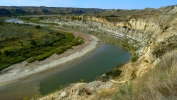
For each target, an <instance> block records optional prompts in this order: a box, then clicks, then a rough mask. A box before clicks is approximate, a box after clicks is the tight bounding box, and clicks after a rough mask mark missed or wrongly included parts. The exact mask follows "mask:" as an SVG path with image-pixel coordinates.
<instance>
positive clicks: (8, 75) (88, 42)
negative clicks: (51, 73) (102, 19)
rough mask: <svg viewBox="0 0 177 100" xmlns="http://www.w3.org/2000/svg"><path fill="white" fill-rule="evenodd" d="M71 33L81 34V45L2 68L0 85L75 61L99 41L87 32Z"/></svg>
mask: <svg viewBox="0 0 177 100" xmlns="http://www.w3.org/2000/svg"><path fill="white" fill-rule="evenodd" d="M72 33H73V34H74V35H75V36H81V37H82V38H83V39H84V43H83V44H82V45H79V46H75V47H73V49H70V50H67V51H66V52H64V53H63V54H61V55H57V54H53V55H52V56H50V57H49V58H47V59H45V60H43V61H40V62H39V61H36V62H33V63H27V62H26V61H24V62H21V63H19V64H14V65H12V66H10V67H8V68H6V69H4V70H2V71H1V72H0V80H1V81H0V87H3V86H6V85H9V84H12V83H15V82H19V81H20V80H21V79H25V78H28V77H29V76H32V75H36V74H40V73H42V72H45V71H47V70H49V69H53V68H55V67H58V66H62V65H63V64H66V63H68V62H71V61H75V60H76V59H78V58H81V57H83V56H84V55H86V54H88V53H90V52H91V51H93V50H95V49H96V47H97V45H98V43H99V41H100V40H99V39H98V38H96V37H94V36H91V35H89V34H83V33H79V32H72Z"/></svg>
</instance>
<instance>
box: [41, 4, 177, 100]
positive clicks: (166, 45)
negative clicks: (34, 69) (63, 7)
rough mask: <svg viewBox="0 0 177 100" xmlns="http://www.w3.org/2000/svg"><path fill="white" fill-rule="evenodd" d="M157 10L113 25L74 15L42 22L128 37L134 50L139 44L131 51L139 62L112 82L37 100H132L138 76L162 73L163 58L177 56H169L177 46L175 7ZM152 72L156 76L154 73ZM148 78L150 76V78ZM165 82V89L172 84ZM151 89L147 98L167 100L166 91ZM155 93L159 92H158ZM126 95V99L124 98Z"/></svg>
mask: <svg viewBox="0 0 177 100" xmlns="http://www.w3.org/2000/svg"><path fill="white" fill-rule="evenodd" d="M157 11H158V12H160V13H158V14H154V15H151V14H143V15H142V14H141V15H131V16H126V17H125V16H124V17H125V20H123V21H114V22H112V21H109V20H108V19H105V18H101V17H93V16H73V17H65V18H63V17H62V18H59V19H57V18H56V19H52V20H51V19H48V20H45V21H43V22H55V23H58V24H59V27H62V28H63V27H64V28H76V29H79V30H87V31H95V32H99V33H106V34H110V35H113V36H118V37H121V38H125V39H126V38H128V39H129V42H128V43H129V45H134V47H136V46H137V44H141V47H139V49H138V50H136V51H133V52H136V54H137V55H138V57H139V58H138V60H137V61H135V62H129V63H127V64H125V65H123V66H121V67H120V68H119V69H120V70H122V73H121V75H120V76H119V77H117V78H114V80H109V81H107V82H106V83H104V82H99V81H95V82H91V83H75V84H71V85H70V86H69V87H67V88H64V89H62V90H60V91H59V92H56V93H54V94H52V95H48V96H46V97H44V98H41V99H40V100H49V99H51V98H57V99H62V98H63V99H65V100H69V99H71V98H72V100H75V99H81V100H82V99H83V100H84V99H86V98H87V100H89V99H103V97H104V99H106V98H107V99H112V98H114V95H116V96H117V95H118V94H122V95H121V96H120V97H117V98H119V99H125V98H127V99H128V98H131V99H132V97H133V96H132V94H134V93H133V92H134V90H133V87H131V86H134V84H136V83H138V82H139V83H141V81H142V80H139V77H141V76H142V77H144V76H143V75H144V74H145V75H147V76H148V74H146V72H148V70H150V69H151V68H154V67H155V68H154V69H156V71H157V70H160V71H161V73H163V71H164V70H165V69H163V68H161V67H160V68H159V67H157V66H159V65H161V66H162V65H163V64H162V63H164V59H165V58H168V59H166V61H169V59H172V58H175V57H176V56H175V57H172V55H173V56H174V55H175V54H176V51H175V50H176V47H177V43H176V42H175V41H176V39H177V30H176V28H177V18H176V16H177V14H176V12H177V10H176V7H175V6H173V7H164V8H160V9H158V10H157ZM131 39H132V40H136V41H137V44H133V43H132V42H131ZM130 52H131V51H130ZM167 53H168V54H171V56H168V57H167ZM173 60H174V59H173ZM175 61H176V60H175ZM165 66H167V64H166V63H165ZM172 66H174V67H175V66H176V63H175V64H170V65H169V68H171V67H172ZM174 67H173V68H174ZM158 68H159V69H158ZM168 70H169V69H168ZM170 70H171V69H170ZM151 71H152V70H151ZM152 72H154V73H155V71H154V70H153V71H152ZM148 73H149V72H148ZM166 73H167V72H166ZM169 73H170V71H168V74H167V76H168V75H171V74H169ZM151 74H152V73H151ZM163 75H166V74H163ZM163 75H162V76H163ZM173 75H174V74H173ZM151 76H152V77H153V75H151ZM151 76H149V77H151ZM162 76H159V77H157V78H160V77H161V78H162ZM154 77H155V74H154ZM163 78H164V77H163ZM168 78H169V77H168ZM147 79H148V78H147ZM169 80H170V79H169ZM174 80H176V79H174ZM142 82H143V81H142ZM165 82H166V81H165ZM165 82H164V84H166V85H165V86H166V87H168V84H172V83H169V82H171V81H168V82H167V83H165ZM122 83H123V84H122ZM127 83H128V85H127ZM142 84H145V83H142ZM125 85H126V86H125ZM147 86H148V85H147ZM152 86H153V85H152ZM170 86H171V85H170ZM145 87H146V86H145ZM166 87H164V89H166ZM117 88H118V89H117ZM159 88H160V87H159ZM174 88H175V87H174ZM168 89H169V90H168ZM168 89H167V90H168V91H170V87H169V88H168ZM141 90H143V89H141ZM147 90H148V89H147ZM153 90H154V91H155V89H154V88H153V89H152V88H151V87H150V91H146V93H148V94H152V98H151V97H149V98H147V99H154V100H155V99H157V98H158V99H160V98H161V99H162V98H165V99H168V97H170V96H171V94H168V93H166V91H167V90H166V91H165V92H164V91H162V90H161V92H154V91H153ZM156 91H158V89H157V90H156ZM142 92H143V91H142ZM152 92H154V93H152ZM137 94H141V93H137ZM154 94H159V95H158V96H154ZM125 95H126V96H127V97H125ZM134 95H136V94H134ZM160 95H161V96H160ZM166 95H167V96H166ZM168 95H169V96H168ZM144 96H145V95H144ZM121 97H124V98H121ZM139 97H141V99H142V98H145V97H143V96H139ZM136 98H138V96H137V97H134V99H136ZM170 98H171V97H170ZM139 99H140V98H139Z"/></svg>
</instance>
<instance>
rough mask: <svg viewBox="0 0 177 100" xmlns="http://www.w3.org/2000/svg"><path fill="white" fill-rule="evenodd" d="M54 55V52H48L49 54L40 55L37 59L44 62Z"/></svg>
mask: <svg viewBox="0 0 177 100" xmlns="http://www.w3.org/2000/svg"><path fill="white" fill-rule="evenodd" d="M52 54H53V52H47V53H45V54H43V55H39V56H38V57H37V60H38V61H41V60H44V59H46V58H48V57H49V56H51V55H52Z"/></svg>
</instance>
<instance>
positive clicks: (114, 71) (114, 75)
mask: <svg viewBox="0 0 177 100" xmlns="http://www.w3.org/2000/svg"><path fill="white" fill-rule="evenodd" d="M121 73H122V71H121V70H120V69H118V68H116V69H114V70H113V71H109V72H107V73H106V75H110V76H112V77H113V78H114V77H118V76H120V74H121Z"/></svg>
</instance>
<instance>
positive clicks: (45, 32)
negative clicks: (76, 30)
mask: <svg viewBox="0 0 177 100" xmlns="http://www.w3.org/2000/svg"><path fill="white" fill-rule="evenodd" d="M82 43H83V39H82V38H81V37H74V36H73V34H71V33H67V32H61V31H56V30H55V31H54V30H51V29H47V28H43V27H36V26H32V25H22V24H20V25H19V24H4V25H3V26H0V70H2V69H4V68H6V67H8V66H10V65H12V64H15V63H19V62H22V61H24V60H27V59H28V60H27V62H29V63H31V62H34V61H36V60H38V61H41V60H44V59H46V58H47V57H49V56H51V55H52V54H54V53H57V54H61V53H63V52H64V51H66V50H68V49H71V48H72V46H76V45H80V44H82ZM59 48H61V49H62V50H63V51H62V52H61V53H58V49H59Z"/></svg>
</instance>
